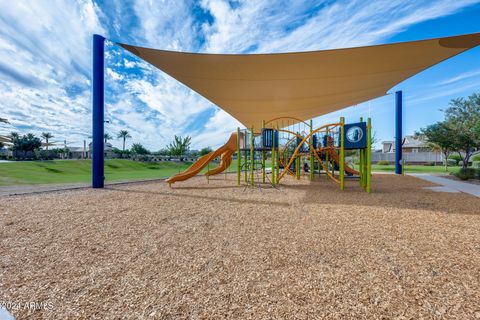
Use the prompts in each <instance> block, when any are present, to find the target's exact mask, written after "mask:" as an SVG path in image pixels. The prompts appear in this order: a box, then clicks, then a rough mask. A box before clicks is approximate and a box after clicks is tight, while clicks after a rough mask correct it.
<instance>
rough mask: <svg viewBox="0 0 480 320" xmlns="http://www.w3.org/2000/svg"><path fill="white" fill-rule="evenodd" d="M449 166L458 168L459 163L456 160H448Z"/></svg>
mask: <svg viewBox="0 0 480 320" xmlns="http://www.w3.org/2000/svg"><path fill="white" fill-rule="evenodd" d="M447 165H448V166H449V167H452V166H456V165H458V161H457V160H455V159H447Z"/></svg>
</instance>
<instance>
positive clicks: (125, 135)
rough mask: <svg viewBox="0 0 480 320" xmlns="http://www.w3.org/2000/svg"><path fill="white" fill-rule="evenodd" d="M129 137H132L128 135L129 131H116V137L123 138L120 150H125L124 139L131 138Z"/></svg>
mask: <svg viewBox="0 0 480 320" xmlns="http://www.w3.org/2000/svg"><path fill="white" fill-rule="evenodd" d="M131 137H132V136H131V135H130V133H129V132H128V131H127V130H120V132H119V133H118V136H117V138H119V139H123V148H122V151H124V152H125V140H127V138H131Z"/></svg>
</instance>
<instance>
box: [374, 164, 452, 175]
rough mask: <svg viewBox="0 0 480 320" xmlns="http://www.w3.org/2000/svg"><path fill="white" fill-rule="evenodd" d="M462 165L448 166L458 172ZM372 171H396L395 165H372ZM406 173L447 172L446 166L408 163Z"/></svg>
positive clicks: (450, 169)
mask: <svg viewBox="0 0 480 320" xmlns="http://www.w3.org/2000/svg"><path fill="white" fill-rule="evenodd" d="M459 169H460V167H448V172H457V171H458V170H459ZM372 171H373V172H375V171H377V172H394V171H395V166H394V165H376V164H375V165H372ZM404 172H406V173H446V172H445V167H444V166H413V165H406V166H405V168H404Z"/></svg>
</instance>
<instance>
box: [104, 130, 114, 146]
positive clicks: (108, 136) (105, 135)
mask: <svg viewBox="0 0 480 320" xmlns="http://www.w3.org/2000/svg"><path fill="white" fill-rule="evenodd" d="M112 139H113V137H112V136H111V135H110V134H109V133H104V134H103V140H104V141H105V144H107V142H108V140H112Z"/></svg>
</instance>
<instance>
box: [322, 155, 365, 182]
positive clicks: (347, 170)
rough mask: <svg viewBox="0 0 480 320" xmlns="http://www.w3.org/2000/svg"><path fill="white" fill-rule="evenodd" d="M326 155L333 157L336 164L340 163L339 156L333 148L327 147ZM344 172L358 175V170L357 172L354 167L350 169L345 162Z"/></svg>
mask: <svg viewBox="0 0 480 320" xmlns="http://www.w3.org/2000/svg"><path fill="white" fill-rule="evenodd" d="M327 152H328V155H329V156H330V157H331V158H332V159H333V161H335V162H336V163H337V164H338V165H340V157H339V156H338V154H337V153H336V152H335V150H332V149H328V151H327ZM345 172H348V173H350V174H352V175H356V176H358V175H360V172H358V171H357V170H355V169H352V168H350V167H349V166H347V165H346V164H345Z"/></svg>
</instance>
